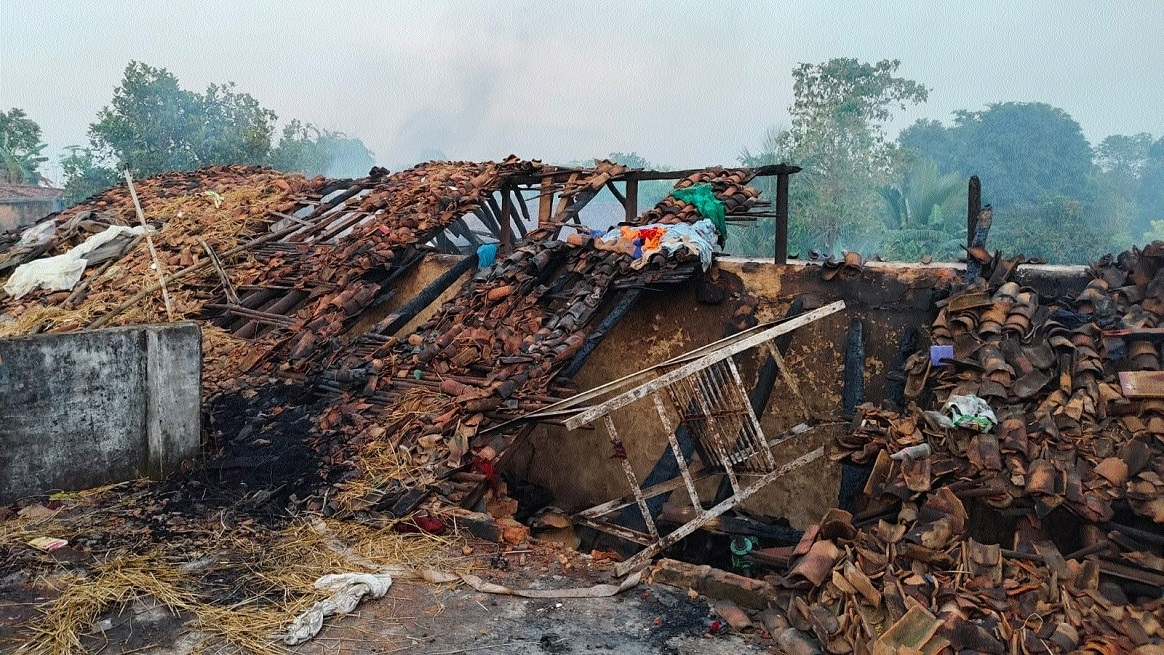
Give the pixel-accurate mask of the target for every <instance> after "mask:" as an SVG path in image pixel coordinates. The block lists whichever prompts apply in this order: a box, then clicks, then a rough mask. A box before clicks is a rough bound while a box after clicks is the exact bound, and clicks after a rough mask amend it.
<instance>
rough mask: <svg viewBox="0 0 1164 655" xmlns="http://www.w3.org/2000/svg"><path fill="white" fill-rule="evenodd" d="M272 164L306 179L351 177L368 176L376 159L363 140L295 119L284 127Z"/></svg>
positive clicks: (274, 151) (272, 157)
mask: <svg viewBox="0 0 1164 655" xmlns="http://www.w3.org/2000/svg"><path fill="white" fill-rule="evenodd" d="M271 165H272V166H274V167H275V168H277V169H279V170H283V171H291V172H295V173H302V174H304V175H307V176H313V175H326V176H327V177H336V178H351V177H362V176H364V175H367V174H368V171H369V170H370V169H371V168H372V167H373V166H375V165H376V159H375V157H374V156H373V155H372V151H371V150H368V148H367V146H365V145H364V142H363V141H361V140H359V139H356V138H350V137H348V136H347V135H345V134H343V133H341V132H330V131H328V130H320V129H319V128H317V127H316V126H314V125H311V124H310V123H302V122H300V121H299V120H298V119H296V120H292V121H291V122H290V123H288V124H287V125H286V126H284V127H283V136H282V138H280V139H279V145H278V146H277V147H276V148H275V149H274V150H272V152H271Z"/></svg>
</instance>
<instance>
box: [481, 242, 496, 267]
mask: <svg viewBox="0 0 1164 655" xmlns="http://www.w3.org/2000/svg"><path fill="white" fill-rule="evenodd" d="M495 261H497V244H496V243H486V244H484V245H482V246H478V247H477V268H489V267H490V266H492V265H493V262H495Z"/></svg>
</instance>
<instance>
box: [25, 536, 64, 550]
mask: <svg viewBox="0 0 1164 655" xmlns="http://www.w3.org/2000/svg"><path fill="white" fill-rule="evenodd" d="M28 545H29V546H32V547H33V548H36V549H37V550H43V551H44V552H46V553H47V552H51V551H54V550H56V549H58V548H64V547H65V546H68V545H69V542H68V540H67V539H58V538H56V537H37V538H36V539H33V540H32V541H30V542H28Z"/></svg>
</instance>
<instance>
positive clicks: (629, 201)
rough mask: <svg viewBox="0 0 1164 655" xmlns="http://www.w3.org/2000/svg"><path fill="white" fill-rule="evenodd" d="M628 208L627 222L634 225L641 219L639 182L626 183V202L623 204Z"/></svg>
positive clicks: (630, 181) (628, 181) (629, 181)
mask: <svg viewBox="0 0 1164 655" xmlns="http://www.w3.org/2000/svg"><path fill="white" fill-rule="evenodd" d="M623 207H624V208H626V222H627V223H634V222H635V220H636V219H637V218H638V217H639V181H638V180H627V181H626V202H625V203H623Z"/></svg>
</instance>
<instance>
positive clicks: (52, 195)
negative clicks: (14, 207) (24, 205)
mask: <svg viewBox="0 0 1164 655" xmlns="http://www.w3.org/2000/svg"><path fill="white" fill-rule="evenodd" d="M64 193H65V190H64V189H55V188H53V187H47V186H34V185H31V184H5V183H0V203H11V202H38V201H39V202H48V201H51V200H56V199H57V198H60V197H61V196H62V195H64Z"/></svg>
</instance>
